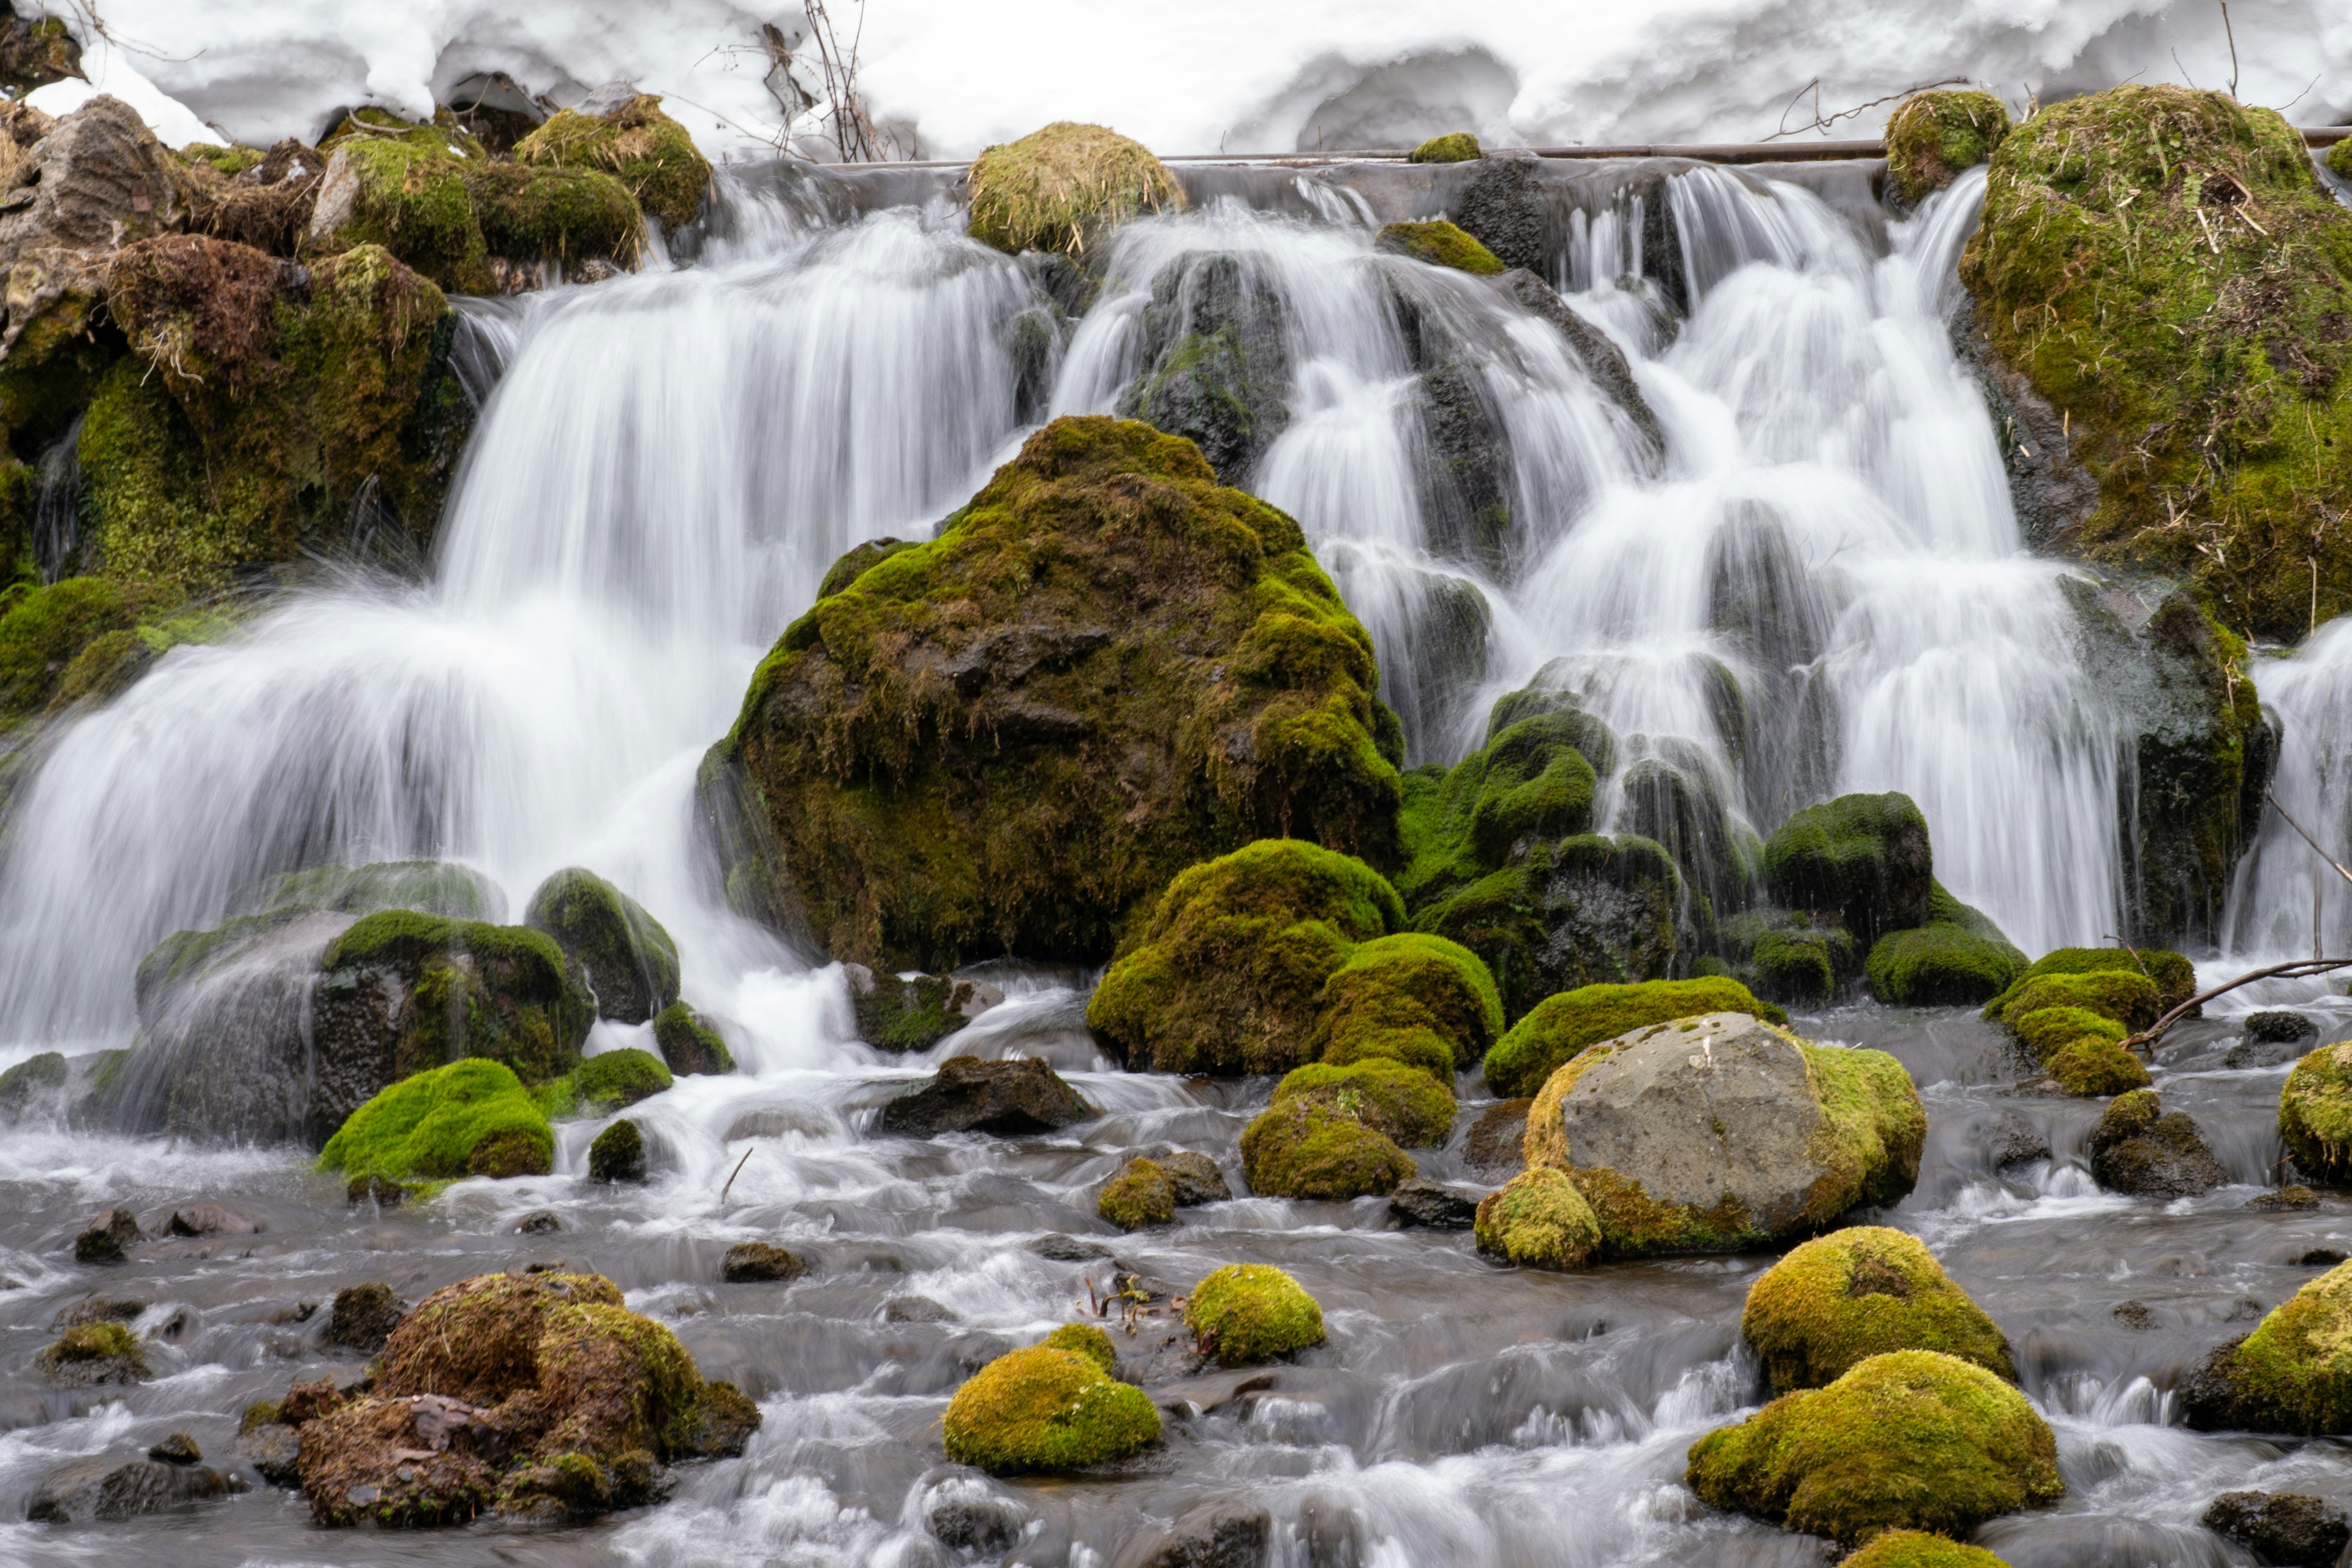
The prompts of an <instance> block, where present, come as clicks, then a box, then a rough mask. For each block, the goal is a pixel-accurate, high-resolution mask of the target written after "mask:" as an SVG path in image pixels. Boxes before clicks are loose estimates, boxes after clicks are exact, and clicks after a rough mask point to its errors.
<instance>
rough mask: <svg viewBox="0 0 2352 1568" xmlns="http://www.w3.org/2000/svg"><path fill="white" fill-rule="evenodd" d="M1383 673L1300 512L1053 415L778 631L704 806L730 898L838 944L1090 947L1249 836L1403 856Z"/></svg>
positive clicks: (1381, 861) (1177, 454)
mask: <svg viewBox="0 0 2352 1568" xmlns="http://www.w3.org/2000/svg"><path fill="white" fill-rule="evenodd" d="M1378 684H1379V672H1378V670H1377V668H1375V666H1374V664H1373V659H1372V650H1371V639H1370V635H1369V634H1367V633H1366V632H1365V631H1364V629H1363V627H1362V626H1361V625H1360V624H1359V623H1358V622H1357V621H1356V619H1355V617H1354V616H1350V615H1349V613H1348V611H1347V607H1346V606H1345V605H1343V604H1341V603H1340V601H1339V594H1338V592H1337V591H1336V590H1335V589H1334V588H1333V587H1332V586H1331V583H1330V579H1329V578H1328V577H1327V576H1325V575H1324V574H1323V571H1322V569H1321V568H1320V567H1319V566H1318V565H1317V564H1316V563H1315V560H1314V557H1313V556H1312V555H1311V554H1310V553H1309V552H1308V551H1307V542H1306V538H1305V536H1304V535H1303V534H1302V533H1300V532H1299V531H1298V526H1297V523H1295V522H1293V521H1291V520H1290V519H1289V518H1287V517H1286V516H1284V515H1283V514H1282V513H1281V512H1278V511H1276V510H1274V509H1273V508H1271V507H1268V506H1266V505H1265V503H1263V502H1261V501H1259V500H1255V498H1253V497H1251V496H1248V495H1245V494H1244V493H1243V492H1242V491H1239V490H1235V489H1226V488H1224V487H1223V486H1220V485H1218V484H1217V483H1216V481H1215V478H1214V476H1213V474H1212V473H1211V472H1210V470H1209V468H1208V466H1207V464H1206V463H1204V462H1203V461H1202V458H1201V457H1200V454H1199V452H1198V451H1197V450H1196V449H1195V448H1194V447H1192V444H1191V443H1190V442H1187V441H1181V440H1178V439H1175V438H1173V437H1167V436H1163V435H1160V433H1159V432H1157V431H1154V430H1152V429H1151V428H1150V427H1149V426H1143V425H1138V424H1134V423H1131V422H1125V421H1118V420H1111V419H1103V418H1094V417H1086V418H1065V419H1057V420H1055V421H1054V422H1053V423H1052V424H1050V425H1048V426H1045V428H1044V429H1042V430H1040V431H1038V432H1037V433H1035V434H1034V435H1033V436H1031V437H1029V439H1028V440H1027V441H1026V442H1025V443H1024V445H1023V447H1022V448H1021V452H1020V455H1019V456H1018V457H1016V458H1014V459H1013V461H1012V462H1010V463H1008V464H1006V465H1005V466H1004V467H1003V468H1000V469H998V470H997V472H996V475H995V477H994V478H993V479H991V480H990V482H989V484H988V486H987V488H986V489H982V491H981V492H980V494H979V495H978V496H976V497H974V498H973V500H971V503H970V504H969V505H967V506H966V507H964V508H963V510H961V511H959V512H957V513H956V514H955V515H954V516H953V517H951V518H950V519H949V520H948V521H946V522H945V523H943V524H941V525H940V532H939V537H938V538H937V539H936V540H934V541H932V542H929V543H928V544H919V545H914V546H911V547H908V548H906V549H902V550H898V551H896V552H892V553H890V554H887V555H886V556H884V557H882V558H881V559H880V560H878V561H877V562H876V563H874V564H873V565H871V566H869V567H868V568H867V569H866V571H865V572H864V573H863V574H861V575H859V576H858V577H857V578H856V580H855V581H854V582H852V583H851V584H848V585H847V586H846V587H844V588H842V589H841V590H840V591H839V592H837V593H835V594H833V595H829V596H827V597H825V598H823V599H820V600H819V601H818V602H817V604H816V605H815V607H814V608H813V609H812V610H810V611H809V613H808V614H807V615H805V616H802V617H801V618H800V619H799V620H798V621H795V622H794V623H793V625H792V626H790V627H789V628H787V629H786V631H785V633H784V635H783V637H782V639H781V640H780V641H779V642H778V643H777V645H776V647H775V649H774V651H773V652H772V653H771V654H770V655H769V656H768V658H767V659H766V660H765V661H763V662H762V663H761V666H760V668H759V670H758V672H757V673H756V674H755V675H754V676H753V678H752V682H751V691H750V693H749V694H748V695H747V696H746V697H745V699H744V703H743V710H742V713H741V716H740V718H739V719H738V721H737V722H736V725H735V728H734V731H732V732H731V733H730V735H729V736H728V737H727V739H726V740H724V741H722V742H720V743H719V746H718V747H717V748H716V749H715V750H714V752H713V754H712V757H711V758H710V759H709V762H707V763H706V765H705V768H704V770H703V798H704V800H705V803H706V809H707V811H708V812H709V818H708V820H709V822H710V823H711V826H712V829H713V835H714V837H715V839H716V841H717V842H718V844H719V846H720V847H721V852H722V854H727V853H728V852H729V850H728V847H729V846H733V847H736V848H737V849H738V850H740V851H741V853H738V854H735V855H734V856H733V864H732V865H731V866H730V869H729V877H728V884H729V887H730V894H731V895H732V896H733V897H734V898H735V899H736V900H737V902H738V903H739V905H749V906H751V907H754V908H761V909H764V910H770V911H772V912H773V913H774V916H775V918H778V919H780V920H782V921H785V922H786V923H788V924H793V925H797V926H799V927H800V928H802V929H803V930H804V931H806V932H807V933H808V934H809V935H810V936H811V937H812V938H813V939H814V941H815V942H817V943H818V945H820V946H822V947H823V948H824V949H825V950H826V951H828V952H831V953H832V954H833V955H834V956H835V957H836V958H842V959H846V960H855V961H856V962H858V963H866V964H869V965H870V966H872V967H874V968H876V969H889V970H902V969H922V970H927V971H930V972H934V973H939V972H944V971H947V970H951V969H953V968H955V967H956V966H957V965H958V964H960V963H963V962H964V961H965V960H966V959H967V958H971V957H978V956H986V955H992V954H996V953H1007V952H1009V953H1012V954H1015V955H1020V956H1026V957H1034V958H1062V959H1082V960H1087V961H1090V962H1099V961H1101V960H1102V959H1105V958H1108V956H1110V954H1111V952H1112V950H1113V948H1114V947H1115V945H1116V944H1117V942H1118V937H1119V935H1120V934H1121V932H1122V931H1123V930H1124V929H1125V928H1126V927H1127V926H1128V924H1129V921H1134V920H1135V919H1136V917H1137V916H1138V915H1139V913H1140V912H1141V911H1142V910H1143V909H1144V908H1146V907H1147V904H1146V900H1151V899H1154V898H1156V897H1157V896H1158V895H1159V894H1160V891H1161V889H1165V888H1166V887H1167V885H1168V884H1169V883H1170V882H1171V880H1173V879H1174V878H1175V876H1176V874H1177V873H1178V872H1179V871H1181V870H1182V869H1183V868H1185V867H1188V866H1190V865H1192V864H1193V863H1194V862H1195V861H1198V860H1201V859H1202V858H1207V857H1211V856H1214V855H1219V854H1223V853H1227V852H1229V851H1231V850H1233V849H1235V848H1238V847H1241V846H1242V845H1244V844H1246V843H1249V842H1251V841H1252V840H1255V839H1257V838H1262V837H1276V836H1282V837H1295V838H1302V839H1308V840H1312V841H1314V842H1317V843H1319V844H1322V845H1324V846H1326V847H1329V848H1333V849H1336V850H1339V851H1342V852H1345V853H1349V854H1353V855H1358V856H1360V857H1362V858H1364V859H1365V860H1367V861H1368V862H1370V864H1371V865H1372V866H1373V867H1374V868H1381V867H1385V866H1391V865H1393V864H1394V863H1395V861H1396V859H1397V856H1398V844H1397V811H1398V803H1399V784H1398V780H1397V774H1396V770H1395V767H1394V765H1393V763H1392V762H1391V757H1392V756H1393V755H1394V748H1395V743H1396V731H1395V721H1394V716H1393V715H1392V714H1390V713H1389V712H1388V710H1386V709H1385V708H1384V707H1382V706H1381V704H1380V703H1379V702H1378V700H1376V699H1375V698H1374V697H1373V695H1372V693H1373V691H1374V689H1375V688H1376V687H1377V686H1378ZM747 818H748V821H747ZM751 846H758V847H759V848H757V849H756V850H755V849H752V848H750V847H751Z"/></svg>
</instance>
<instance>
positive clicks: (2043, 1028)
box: [2009, 1007, 2124, 1061]
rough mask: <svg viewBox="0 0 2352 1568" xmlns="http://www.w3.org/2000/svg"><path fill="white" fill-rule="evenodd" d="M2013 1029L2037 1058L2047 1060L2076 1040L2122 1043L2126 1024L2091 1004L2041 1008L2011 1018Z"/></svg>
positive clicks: (2018, 1039) (2020, 1041)
mask: <svg viewBox="0 0 2352 1568" xmlns="http://www.w3.org/2000/svg"><path fill="white" fill-rule="evenodd" d="M2009 1026H2010V1028H2011V1031H2012V1032H2014V1033H2015V1034H2016V1036H2017V1042H2018V1044H2020V1045H2021V1046H2023V1047H2025V1048H2026V1049H2027V1050H2028V1051H2029V1052H2031V1053H2032V1055H2033V1056H2034V1057H2035V1058H2037V1059H2040V1060H2045V1061H2046V1060H2047V1059H2049V1058H2050V1056H2051V1054H2052V1053H2053V1052H2054V1051H2056V1050H2057V1049H2058V1048H2059V1047H2061V1046H2066V1045H2072V1044H2073V1043H2074V1042H2075V1041H2077V1040H2105V1041H2107V1042H2109V1043H2110V1044H2114V1045H2117V1046H2120V1045H2121V1044H2122V1043H2123V1039H2124V1026H2122V1025H2121V1024H2118V1023H2116V1021H2115V1020H2114V1019H2113V1018H2110V1017H2107V1016H2105V1015H2104V1014H2100V1013H2094V1012H2092V1011H2091V1010H2090V1009H2089V1008H2088V1007H2038V1008H2036V1009H2034V1010H2033V1011H2032V1012H2031V1013H2021V1014H2020V1015H2018V1016H2016V1017H2015V1018H2013V1019H2011V1020H2010V1025H2009Z"/></svg>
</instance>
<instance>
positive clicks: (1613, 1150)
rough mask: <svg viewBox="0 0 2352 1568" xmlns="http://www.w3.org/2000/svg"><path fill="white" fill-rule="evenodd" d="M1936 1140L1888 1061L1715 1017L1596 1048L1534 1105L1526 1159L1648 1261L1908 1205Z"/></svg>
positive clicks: (1905, 1081) (1608, 1233) (1906, 1077)
mask: <svg viewBox="0 0 2352 1568" xmlns="http://www.w3.org/2000/svg"><path fill="white" fill-rule="evenodd" d="M1695 1103H1696V1104H1706V1105H1707V1106H1708V1107H1709V1108H1710V1110H1709V1114H1708V1115H1707V1116H1706V1119H1705V1120H1703V1121H1702V1120H1699V1119H1697V1118H1694V1117H1693V1116H1692V1115H1691V1114H1690V1113H1689V1110H1688V1107H1689V1106H1691V1105H1692V1104H1695ZM1926 1143H1927V1111H1926V1110H1924V1109H1923V1108H1922V1107H1921V1105H1920V1103H1919V1094H1918V1091H1917V1090H1916V1089H1914V1088H1913V1087H1912V1085H1911V1076H1910V1074H1909V1073H1907V1072H1906V1071H1905V1070H1904V1068H1903V1064H1902V1063H1901V1062H1899V1061H1897V1060H1896V1059H1895V1058H1893V1057H1892V1056H1889V1055H1888V1054H1887V1053H1885V1051H1873V1050H1859V1049H1850V1048H1848V1047H1842V1046H1816V1045H1813V1044H1811V1042H1809V1041H1805V1040H1801V1039H1798V1038H1797V1037H1795V1036H1793V1035H1790V1034H1788V1033H1787V1032H1786V1031H1784V1030H1781V1029H1779V1028H1776V1027H1774V1026H1771V1025H1769V1024H1765V1023H1761V1022H1759V1021H1758V1020H1757V1019H1755V1018H1754V1017H1752V1016H1747V1015H1744V1014H1737V1013H1717V1014H1711V1015H1708V1016H1702V1017H1696V1018H1683V1019H1679V1020H1676V1021H1675V1022H1672V1023H1665V1024H1654V1025H1651V1026H1648V1027H1646V1028H1643V1029H1638V1030H1635V1031H1633V1032H1632V1033H1630V1034H1625V1035H1621V1036H1619V1037H1616V1038H1614V1039H1612V1040H1605V1041H1602V1042H1601V1043H1599V1044H1596V1045H1592V1046H1588V1047H1585V1048H1584V1049H1583V1050H1582V1051H1581V1052H1580V1053H1579V1054H1578V1055H1577V1056H1576V1057H1575V1058H1572V1059H1570V1061H1569V1062H1568V1064H1567V1065H1566V1066H1564V1067H1562V1068H1560V1069H1559V1071H1557V1072H1555V1073H1553V1074H1552V1075H1551V1077H1550V1079H1548V1080H1547V1081H1546V1082H1545V1084H1544V1087H1543V1091H1542V1092H1541V1093H1539V1094H1538V1095H1537V1096H1536V1097H1535V1103H1534V1104H1533V1105H1532V1106H1530V1107H1529V1108H1528V1126H1527V1135H1526V1142H1525V1148H1526V1151H1527V1159H1528V1164H1529V1165H1530V1166H1536V1165H1549V1166H1552V1167H1554V1168H1556V1169H1559V1170H1561V1171H1564V1172H1566V1173H1567V1174H1568V1176H1569V1178H1570V1180H1571V1181H1573V1182H1575V1184H1576V1185H1577V1190H1578V1191H1580V1192H1581V1193H1582V1194H1584V1197H1585V1201H1586V1202H1587V1203H1589V1204H1591V1205H1592V1211H1593V1214H1594V1215H1595V1216H1596V1217H1597V1218H1598V1219H1599V1220H1600V1222H1601V1238H1602V1241H1603V1244H1604V1246H1605V1247H1606V1249H1607V1251H1608V1252H1609V1254H1610V1255H1611V1256H1612V1257H1617V1258H1636V1257H1646V1256H1651V1255H1654V1254H1662V1253H1675V1252H1738V1251H1747V1250H1752V1249H1755V1248H1759V1247H1772V1246H1779V1245H1784V1244H1786V1243H1787V1242H1789V1241H1790V1240H1792V1239H1795V1238H1796V1237H1801V1236H1806V1235H1811V1234H1813V1233H1816V1232H1819V1231H1822V1230H1824V1229H1826V1228H1828V1226H1830V1225H1831V1224H1832V1222H1834V1221H1835V1220H1836V1219H1837V1218H1838V1216H1839V1215H1843V1214H1844V1213H1846V1212H1847V1211H1848V1210H1850V1209H1853V1208H1855V1207H1857V1206H1859V1205H1867V1204H1881V1205H1883V1204H1892V1203H1895V1202H1897V1201H1899V1200H1900V1199H1901V1198H1903V1197H1904V1196H1905V1195H1906V1194H1908V1193H1909V1192H1910V1190H1911V1187H1912V1184H1913V1183H1914V1182H1916V1180H1917V1179H1918V1174H1919V1156H1920V1153H1921V1152H1922V1150H1923V1149H1924V1148H1925V1146H1926Z"/></svg>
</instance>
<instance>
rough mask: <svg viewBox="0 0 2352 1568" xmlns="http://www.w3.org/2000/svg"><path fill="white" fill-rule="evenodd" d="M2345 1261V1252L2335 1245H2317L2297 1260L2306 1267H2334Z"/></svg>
mask: <svg viewBox="0 0 2352 1568" xmlns="http://www.w3.org/2000/svg"><path fill="white" fill-rule="evenodd" d="M2343 1261H2344V1254H2343V1253H2342V1252H2340V1251H2338V1250H2337V1249H2336V1248H2335V1247H2313V1248H2312V1249H2311V1250H2310V1251H2308V1252H2306V1253H2305V1254H2304V1255H2303V1256H2302V1257H2300V1258H2296V1259H2295V1262H2296V1263H2298V1264H2300V1265H2301V1266H2302V1267H2304V1268H2335V1267H2336V1265H2337V1264H2339V1263H2341V1262H2343Z"/></svg>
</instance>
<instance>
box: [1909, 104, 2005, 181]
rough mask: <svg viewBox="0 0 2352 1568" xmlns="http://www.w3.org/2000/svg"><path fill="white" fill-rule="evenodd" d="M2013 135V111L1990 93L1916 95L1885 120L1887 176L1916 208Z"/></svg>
mask: <svg viewBox="0 0 2352 1568" xmlns="http://www.w3.org/2000/svg"><path fill="white" fill-rule="evenodd" d="M2009 132H2010V121H2009V110H2008V108H2007V107H2006V106H2005V105H2004V104H2002V102H2001V101H2000V100H1999V99H1997V98H1995V97H1994V96H1993V95H1992V94H1990V93H1989V92H1965V91H1963V92H1952V91H1937V92H1915V93H1913V94H1912V95H1911V96H1910V97H1909V98H1906V99H1905V100H1903V101H1902V103H1901V104H1900V105H1899V106H1897V107H1896V109H1895V112H1894V113H1893V114H1890V115H1888V116H1887V118H1886V174H1887V178H1888V179H1890V180H1892V181H1893V182H1894V184H1895V196H1896V198H1897V199H1898V200H1900V201H1901V202H1902V203H1903V205H1905V206H1916V205H1919V204H1920V203H1921V202H1923V201H1925V200H1927V197H1929V196H1930V195H1934V194H1935V193H1936V192H1937V191H1940V190H1942V189H1943V188H1944V187H1945V186H1946V185H1948V184H1951V183H1952V182H1953V181H1954V180H1955V179H1958V177H1959V174H1960V171H1961V170H1963V169H1969V168H1973V167H1975V166H1976V165H1977V164H1979V163H1983V162H1984V161H1985V160H1986V159H1988V158H1990V157H1991V156H1992V150H1993V149H1994V148H1996V147H1998V146H2000V142H2001V138H2002V137H2004V136H2007V135H2008V134H2009Z"/></svg>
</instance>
